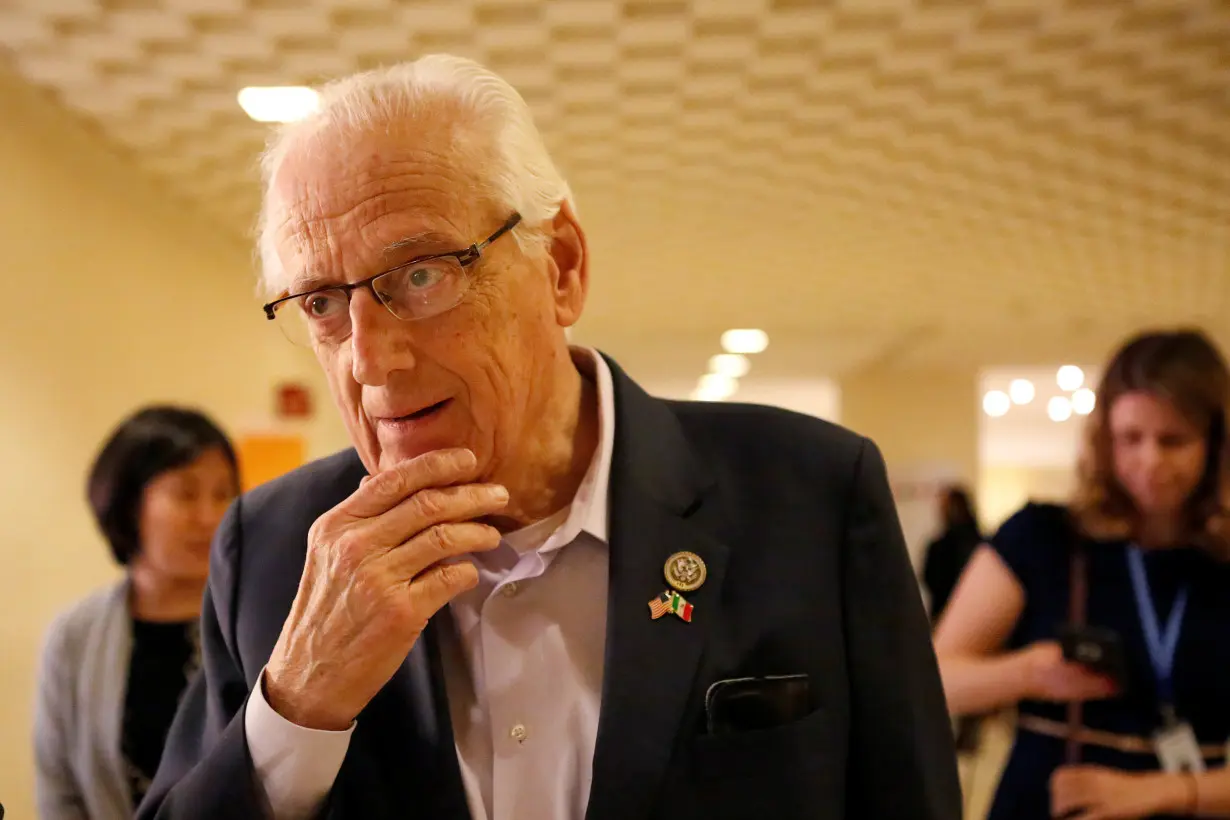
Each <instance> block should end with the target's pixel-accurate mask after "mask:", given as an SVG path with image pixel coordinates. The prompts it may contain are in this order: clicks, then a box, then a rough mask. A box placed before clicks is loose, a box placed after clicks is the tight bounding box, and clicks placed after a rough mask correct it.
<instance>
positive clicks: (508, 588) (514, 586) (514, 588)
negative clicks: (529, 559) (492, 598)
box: [500, 581, 521, 598]
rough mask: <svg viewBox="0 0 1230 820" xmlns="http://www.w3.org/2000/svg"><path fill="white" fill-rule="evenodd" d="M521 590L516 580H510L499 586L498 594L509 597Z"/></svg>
mask: <svg viewBox="0 0 1230 820" xmlns="http://www.w3.org/2000/svg"><path fill="white" fill-rule="evenodd" d="M520 591H521V585H520V584H519V583H517V582H516V581H510V582H509V583H507V584H505V585H504V586H503V587H501V588H500V594H502V595H503V596H504V597H505V598H511V597H513V596H514V595H516V594H517V593H518V592H520Z"/></svg>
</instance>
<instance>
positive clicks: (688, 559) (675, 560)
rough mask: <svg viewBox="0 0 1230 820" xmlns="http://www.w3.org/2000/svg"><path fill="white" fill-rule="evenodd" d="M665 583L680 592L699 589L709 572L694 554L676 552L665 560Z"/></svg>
mask: <svg viewBox="0 0 1230 820" xmlns="http://www.w3.org/2000/svg"><path fill="white" fill-rule="evenodd" d="M665 569H666V583H668V584H670V585H671V586H672V587H674V588H675V589H677V590H679V591H680V592H692V591H694V590H697V589H700V585H701V584H703V583H704V582H705V578H706V576H708V574H709V571H708V570H707V569H705V562H704V561H702V560H701V557H700V556H699V555H697V554H696V553H694V552H677V553H675V554H674V555H672V556H671V557H670V558H667V559H666V567H665Z"/></svg>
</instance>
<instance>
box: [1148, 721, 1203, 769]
mask: <svg viewBox="0 0 1230 820" xmlns="http://www.w3.org/2000/svg"><path fill="white" fill-rule="evenodd" d="M1153 748H1154V750H1155V751H1156V752H1157V759H1158V762H1159V763H1161V765H1162V771H1164V772H1168V773H1170V774H1179V773H1182V772H1203V771H1204V757H1203V756H1202V755H1201V754H1200V743H1199V741H1197V740H1196V732H1195V731H1194V730H1193V729H1192V725H1191V724H1190V723H1176V724H1174V725H1173V726H1167V727H1166V728H1165V729H1162V730H1161V731H1160V732H1158V733H1157V734H1155V735H1154V736H1153Z"/></svg>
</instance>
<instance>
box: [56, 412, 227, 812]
mask: <svg viewBox="0 0 1230 820" xmlns="http://www.w3.org/2000/svg"><path fill="white" fill-rule="evenodd" d="M238 491H239V469H238V464H237V462H236V459H235V452H234V449H233V448H232V446H231V443H230V441H229V440H228V439H227V437H226V434H225V433H223V432H222V431H221V430H220V429H219V428H218V426H217V425H215V424H214V423H213V422H212V421H210V420H209V419H208V418H206V417H205V416H204V415H202V414H200V413H198V412H196V411H193V410H186V409H181V408H177V407H149V408H146V409H143V410H141V411H139V412H138V413H136V414H135V415H133V416H131V417H130V418H128V419H127V420H125V421H124V422H123V423H122V424H120V426H119V427H118V428H117V429H116V430H115V431H114V433H113V434H112V435H111V437H110V438H109V439H108V440H107V443H106V444H105V445H104V446H103V448H102V451H101V452H100V453H99V454H98V456H97V458H96V459H95V461H94V465H93V468H92V469H91V470H90V475H89V480H88V482H87V495H88V498H89V502H90V507H91V509H92V510H93V513H94V518H95V520H96V521H97V522H98V527H99V529H100V530H101V531H102V533H103V536H104V537H105V538H106V540H107V543H108V545H109V546H110V548H111V553H112V555H114V556H115V560H116V562H117V563H118V564H120V565H121V566H123V567H124V568H125V577H124V579H123V580H122V581H120V582H119V583H117V584H115V585H113V586H111V587H108V588H106V589H103V590H100V591H98V592H96V593H94V594H93V595H91V596H90V597H88V598H86V599H85V600H83V601H81V602H79V603H77V604H76V605H75V606H73V607H72V608H71V609H69V610H68V611H67V612H64V613H63V614H61V615H60V616H59V617H58V618H57V619H56V621H55V622H54V623H53V624H52V626H51V628H50V630H49V631H48V634H47V639H46V643H45V646H44V650H43V660H42V668H41V672H40V679H39V687H38V705H37V710H36V715H35V735H34V745H35V758H36V781H37V800H38V810H39V816H40V817H41V818H42V820H68V818H73V820H84V819H85V818H88V820H112V818H114V820H120V818H129V817H132V815H133V813H134V811H135V808H136V806H137V804H138V803H139V802H140V801H141V798H142V797H143V796H144V794H145V790H146V789H147V788H148V787H149V784H150V781H151V780H152V778H153V776H154V772H155V771H156V770H157V768H158V762H159V760H160V758H161V756H162V747H163V743H164V741H165V738H166V734H167V730H168V729H169V728H170V724H171V719H172V718H173V717H174V715H175V710H176V707H177V705H178V703H179V698H180V695H181V694H182V693H183V691H184V689H185V688H186V687H187V685H188V682H189V680H190V679H191V677H192V675H193V674H194V673H195V671H196V669H197V667H198V665H199V642H198V636H197V622H198V618H199V616H200V613H201V601H202V598H203V595H204V591H205V582H206V579H207V576H208V573H209V545H210V541H211V540H212V539H213V534H214V530H215V529H217V527H218V524H219V522H220V521H221V520H222V516H223V514H224V513H225V511H226V509H227V507H228V506H229V505H230V503H231V501H232V500H233V499H234V498H235V496H236V494H237V493H238Z"/></svg>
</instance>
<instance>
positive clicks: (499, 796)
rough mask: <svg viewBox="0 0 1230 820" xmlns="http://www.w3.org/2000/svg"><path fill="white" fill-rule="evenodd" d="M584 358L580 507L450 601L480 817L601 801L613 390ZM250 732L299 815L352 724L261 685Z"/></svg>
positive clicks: (464, 733)
mask: <svg viewBox="0 0 1230 820" xmlns="http://www.w3.org/2000/svg"><path fill="white" fill-rule="evenodd" d="M572 357H573V360H574V362H575V363H576V365H577V369H578V370H580V371H581V373H582V374H583V375H584V376H585V377H586V378H589V379H592V380H593V381H595V382H596V386H597V390H598V408H599V425H598V426H599V432H598V446H597V448H596V449H595V451H594V456H593V460H592V461H591V462H590V465H589V469H588V470H587V471H586V474H585V477H584V479H583V480H582V482H581V485H580V487H579V488H578V490H577V494H576V496H575V498H574V499H573V501H572V503H571V504H570V505H569V506H568V507H565V508H564V509H562V510H560V511H559V512H558V513H556V514H555V515H552V516H551V517H549V518H546V519H544V520H542V521H538V522H536V523H534V524H532V525H530V526H528V527H525V528H524V529H521V530H517V531H516V532H511V533H508V534H507V535H506V536H505V537H504V538H503V540H502V541H501V542H500V545H499V547H497V548H496V549H495V550H492V551H491V552H488V553H484V554H482V555H479V556H474V561H475V565H476V566H477V568H478V572H479V582H478V586H476V587H475V588H474V589H472V590H469V591H468V592H466V593H464V594H463V595H460V596H458V597H457V598H456V599H454V600H453V602H452V603H451V604H450V605H449V607H448V614H449V615H450V616H451V617H450V620H451V622H452V623H451V626H452V627H453V628H452V629H445V630H443V632H444V633H445V639H444V640H443V641H442V644H441V647H442V651H441V656H442V660H443V663H444V673H445V688H446V690H447V694H448V702H449V712H450V714H451V716H452V725H453V736H454V738H455V740H456V745H457V758H458V762H459V764H460V767H461V778H462V782H463V783H464V785H465V791H466V800H467V803H468V805H469V808H470V815H471V817H472V818H473V820H520V819H521V818H534V819H535V820H583V818H584V816H585V807H586V805H587V803H588V802H589V789H590V778H591V774H592V764H593V757H594V743H595V741H596V738H597V734H598V710H599V706H600V702H601V693H602V674H603V657H604V653H605V651H606V603H607V578H608V574H609V553H608V536H607V532H608V521H607V493H608V485H609V480H610V471H611V454H612V451H613V450H614V444H615V396H614V387H613V385H612V382H611V371H610V369H609V368H608V366H607V364H606V362H605V361H604V360H603V358H602V357H601V356H600V355H599V354H598V353H597V352H596V351H594V350H591V349H588V348H579V347H574V348H573V349H572ZM564 547H567V548H568V549H564ZM244 731H245V734H246V736H247V742H248V749H249V752H250V754H251V755H252V763H253V767H254V768H255V771H256V777H257V780H258V782H260V784H261V786H262V787H263V789H264V791H265V795H266V797H267V799H268V801H269V807H270V809H271V810H272V813H273V817H274V818H276V820H300V818H307V817H310V816H311V815H312V814H313V813H314V812H315V810H316V809H317V808H318V807H319V806H320V803H321V802H322V801H323V800H324V799H325V797H326V796H327V795H328V793H329V790H330V789H331V788H332V786H333V781H334V780H336V779H337V774H338V771H339V770H340V769H341V766H342V761H343V759H344V758H345V757H346V750H347V749H348V748H349V745H350V737H351V734H352V733H353V732H354V726H351V727H350V729H348V730H346V731H342V732H327V731H319V730H314V729H306V728H304V727H302V726H298V725H296V724H293V723H290V722H289V721H287V720H285V719H284V718H283V717H282V716H281V715H279V714H278V713H277V712H275V711H274V710H273V709H272V707H270V706H269V704H268V702H267V701H266V700H265V697H264V693H263V692H262V691H261V686H260V685H259V684H258V685H257V686H256V687H255V689H253V691H252V694H251V696H250V697H249V699H248V708H247V712H246V714H245V719H244ZM406 810H407V815H406V816H407V820H416V819H415V818H413V817H411V812H412V807H409V806H407V807H406Z"/></svg>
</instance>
